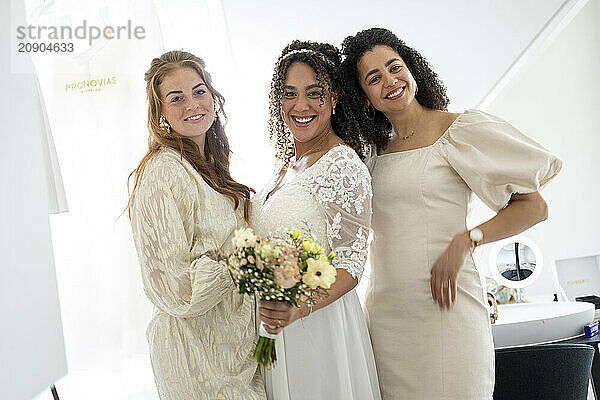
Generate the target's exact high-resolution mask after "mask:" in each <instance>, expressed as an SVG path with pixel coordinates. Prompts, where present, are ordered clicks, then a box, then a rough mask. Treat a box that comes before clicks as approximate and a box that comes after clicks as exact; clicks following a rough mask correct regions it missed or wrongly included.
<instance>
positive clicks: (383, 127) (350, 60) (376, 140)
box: [342, 28, 450, 150]
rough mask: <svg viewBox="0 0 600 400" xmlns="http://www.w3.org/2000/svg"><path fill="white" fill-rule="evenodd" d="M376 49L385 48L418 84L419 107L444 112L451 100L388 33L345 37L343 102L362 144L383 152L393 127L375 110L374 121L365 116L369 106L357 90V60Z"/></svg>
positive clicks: (432, 75)
mask: <svg viewBox="0 0 600 400" xmlns="http://www.w3.org/2000/svg"><path fill="white" fill-rule="evenodd" d="M378 45H383V46H387V47H389V48H391V49H393V50H394V51H396V52H397V53H398V54H399V55H400V57H402V59H403V60H404V62H405V63H406V66H407V67H408V70H409V71H410V72H411V74H412V75H413V77H414V78H415V81H416V82H417V87H418V91H417V94H416V96H415V98H416V99H417V101H418V102H419V104H421V105H423V106H425V107H427V108H430V109H432V110H443V111H446V110H447V108H448V103H449V102H450V100H449V99H448V95H447V94H446V87H445V86H444V84H443V82H442V81H441V80H440V78H438V75H437V74H436V73H435V72H434V71H433V70H432V69H431V67H430V65H429V63H428V62H427V60H426V59H425V58H424V57H423V56H422V55H421V54H420V53H419V52H418V51H416V50H415V49H413V48H412V47H409V46H407V45H406V43H404V42H403V41H402V40H400V39H399V38H398V37H397V36H396V35H394V34H393V33H392V32H390V31H389V30H387V29H383V28H371V29H366V30H364V31H360V32H358V33H357V34H356V35H354V36H348V37H347V38H346V39H344V41H343V42H342V54H343V55H344V56H345V58H344V61H343V62H342V73H343V76H344V80H345V84H346V85H345V86H346V88H345V90H344V92H343V93H344V94H345V95H347V96H348V98H347V99H346V100H345V102H346V103H349V104H351V107H352V109H353V110H354V111H355V114H356V116H355V117H356V118H357V119H358V120H359V126H360V128H361V129H360V134H361V136H362V137H363V138H364V139H363V140H365V141H366V142H368V143H372V144H375V145H376V146H377V149H378V150H382V149H384V148H385V146H386V145H387V144H388V142H389V141H390V136H391V132H392V125H391V124H390V121H389V120H388V119H387V118H386V116H385V115H384V114H383V113H382V112H380V111H378V110H375V117H374V118H372V119H371V118H370V117H371V116H368V115H369V110H368V108H369V102H368V99H367V96H366V95H365V93H364V92H363V90H362V88H361V87H360V83H359V77H358V63H359V61H360V59H361V58H362V56H363V55H364V54H365V53H366V52H368V51H370V50H372V49H373V48H374V47H375V46H378ZM371 115H372V111H371Z"/></svg>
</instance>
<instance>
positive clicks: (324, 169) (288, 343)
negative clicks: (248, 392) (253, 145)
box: [250, 145, 381, 400]
mask: <svg viewBox="0 0 600 400" xmlns="http://www.w3.org/2000/svg"><path fill="white" fill-rule="evenodd" d="M370 180H371V179H370V176H369V171H368V170H367V168H366V167H365V165H364V164H363V162H362V161H361V160H360V158H359V157H358V155H356V153H355V152H354V150H352V149H351V148H349V147H348V146H345V145H339V146H336V147H334V148H333V149H331V150H329V151H328V152H327V153H326V154H324V155H323V156H322V157H321V158H319V160H317V162H315V163H314V164H313V165H311V166H310V167H308V168H307V169H306V170H305V171H304V172H302V173H300V174H299V175H297V176H296V177H294V179H293V180H292V181H290V182H289V183H286V184H285V185H284V186H283V187H281V188H279V189H278V190H277V191H276V192H275V193H273V194H272V195H271V196H270V197H269V198H268V199H267V200H265V198H266V196H267V194H268V193H269V192H270V191H271V190H272V189H273V186H274V184H275V181H276V176H275V177H273V180H272V181H271V184H270V185H267V187H265V188H264V189H263V190H261V191H260V192H259V193H257V195H256V196H255V197H254V199H253V201H252V215H251V218H250V224H251V226H252V228H253V229H254V230H255V232H256V233H257V234H259V235H261V236H266V237H269V236H277V235H281V234H283V232H284V231H289V230H290V229H291V228H298V229H300V230H301V231H302V233H303V234H304V235H306V234H308V233H312V234H313V235H315V237H316V239H317V243H319V245H321V246H323V247H324V248H325V253H326V254H327V253H329V251H331V250H333V251H334V253H335V258H334V260H333V265H334V266H335V267H336V268H338V269H339V268H344V269H346V270H347V271H348V272H349V273H350V274H351V275H352V276H353V277H356V278H360V277H361V275H362V272H363V268H364V265H365V262H366V260H367V250H368V242H367V239H368V237H369V232H370V225H371V182H370ZM275 345H276V351H277V363H276V365H275V366H274V367H273V368H271V369H268V370H266V371H265V379H266V389H267V395H268V398H269V399H270V400H379V399H381V396H380V394H379V387H378V381H377V372H376V371H375V360H374V358H373V350H372V349H371V341H370V339H369V332H368V330H367V324H366V321H365V316H364V314H363V311H362V308H361V305H360V302H359V300H358V296H357V294H356V291H355V290H354V289H352V290H351V291H349V292H348V293H346V294H345V295H343V296H342V297H340V298H339V299H338V300H336V301H334V302H333V303H331V304H329V305H328V306H326V307H324V308H321V309H319V310H317V311H315V312H313V313H312V314H310V315H309V316H307V317H306V318H303V319H301V320H298V321H295V322H293V323H292V324H291V325H288V326H286V327H285V328H284V329H283V331H282V332H281V333H280V334H279V335H277V339H276V340H275Z"/></svg>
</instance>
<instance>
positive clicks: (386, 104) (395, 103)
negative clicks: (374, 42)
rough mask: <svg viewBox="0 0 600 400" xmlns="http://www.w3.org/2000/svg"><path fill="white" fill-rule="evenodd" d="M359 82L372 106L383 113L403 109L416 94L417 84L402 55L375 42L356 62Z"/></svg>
mask: <svg viewBox="0 0 600 400" xmlns="http://www.w3.org/2000/svg"><path fill="white" fill-rule="evenodd" d="M358 79H359V82H360V86H361V88H362V89H363V91H364V92H365V94H366V95H367V98H368V99H369V101H370V102H371V103H372V104H373V107H375V108H376V109H378V110H379V111H381V112H383V113H384V114H386V113H388V112H393V111H401V110H403V109H405V108H406V107H407V106H408V105H409V104H410V103H411V102H412V101H413V99H414V98H415V95H416V89H417V84H416V82H415V79H414V78H413V76H412V74H411V72H410V71H409V70H408V67H407V66H406V64H405V63H404V60H402V57H400V55H399V54H398V53H397V52H396V51H395V50H393V49H392V48H390V47H388V46H382V45H378V46H375V47H373V49H372V50H371V51H367V52H366V53H365V54H364V55H363V56H362V57H361V58H360V60H359V62H358Z"/></svg>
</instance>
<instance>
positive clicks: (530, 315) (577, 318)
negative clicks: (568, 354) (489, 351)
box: [492, 302, 594, 349]
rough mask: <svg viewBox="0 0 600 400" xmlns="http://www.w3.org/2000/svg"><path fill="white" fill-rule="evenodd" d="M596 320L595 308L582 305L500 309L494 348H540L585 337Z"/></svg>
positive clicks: (521, 306) (523, 305)
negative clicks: (586, 328)
mask: <svg viewBox="0 0 600 400" xmlns="http://www.w3.org/2000/svg"><path fill="white" fill-rule="evenodd" d="M593 320H594V305H593V304H590V303H582V302H551V303H523V304H506V305H499V306H498V320H497V321H496V323H495V324H493V325H492V334H493V336H494V347H495V348H497V349H498V348H502V347H514V346H524V345H531V344H541V343H548V342H555V341H558V340H564V339H569V338H573V337H577V336H581V335H583V326H584V325H585V324H589V323H590V322H592V321H593Z"/></svg>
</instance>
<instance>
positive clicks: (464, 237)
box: [430, 232, 471, 308]
mask: <svg viewBox="0 0 600 400" xmlns="http://www.w3.org/2000/svg"><path fill="white" fill-rule="evenodd" d="M470 251H471V239H470V238H469V234H468V233H466V232H465V233H461V234H459V235H456V236H455V237H454V238H453V239H452V241H451V242H450V244H449V245H448V247H447V248H446V250H445V251H444V252H443V253H442V255H441V256H440V258H438V260H437V261H436V262H435V264H433V268H432V269H431V280H430V286H431V296H432V297H433V301H435V302H437V303H438V304H439V305H440V307H442V308H450V307H451V306H452V305H453V304H454V303H455V302H456V290H457V278H458V273H459V271H460V269H461V268H462V266H463V264H464V262H465V257H466V256H467V254H469V252H470Z"/></svg>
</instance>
